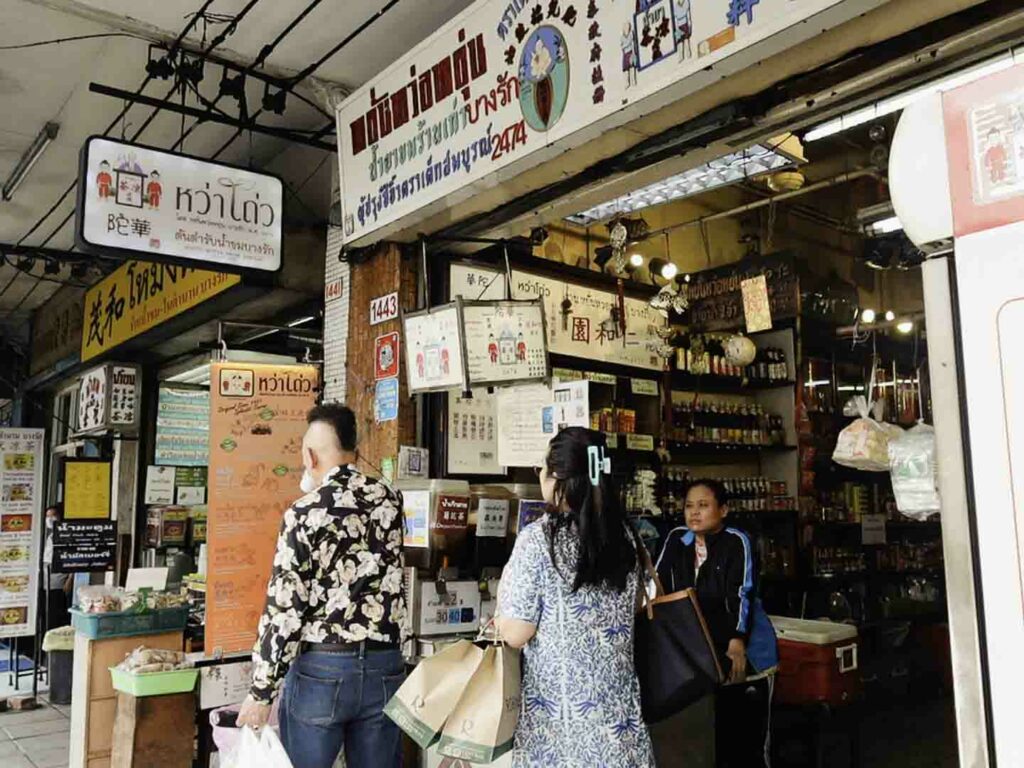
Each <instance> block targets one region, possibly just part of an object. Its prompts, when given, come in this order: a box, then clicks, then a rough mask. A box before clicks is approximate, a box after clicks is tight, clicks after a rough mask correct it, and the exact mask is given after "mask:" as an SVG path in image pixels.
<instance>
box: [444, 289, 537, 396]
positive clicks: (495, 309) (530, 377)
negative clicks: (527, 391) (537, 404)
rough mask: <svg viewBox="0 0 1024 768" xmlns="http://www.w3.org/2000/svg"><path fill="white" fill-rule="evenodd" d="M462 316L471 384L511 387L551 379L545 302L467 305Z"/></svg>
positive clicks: (485, 302) (487, 302) (500, 302)
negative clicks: (505, 385)
mask: <svg viewBox="0 0 1024 768" xmlns="http://www.w3.org/2000/svg"><path fill="white" fill-rule="evenodd" d="M462 317H463V323H464V325H465V334H466V367H467V368H468V370H469V382H470V384H472V385H474V386H479V385H494V384H509V383H513V382H517V383H519V382H526V381H540V380H542V379H545V378H547V376H548V348H547V338H546V331H545V322H544V304H543V302H541V301H472V302H465V303H464V304H463V306H462Z"/></svg>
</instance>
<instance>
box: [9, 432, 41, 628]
mask: <svg viewBox="0 0 1024 768" xmlns="http://www.w3.org/2000/svg"><path fill="white" fill-rule="evenodd" d="M44 437H45V433H44V431H43V430H41V429H20V428H10V427H8V428H4V429H0V494H2V495H0V557H2V563H0V586H2V588H0V637H21V636H23V635H33V634H35V633H36V602H37V594H38V593H39V589H38V584H37V578H38V573H39V570H40V569H39V546H40V545H41V543H42V538H41V537H42V529H43V520H42V504H43V494H44V493H45V491H44V489H43V460H44V459H43V456H44V451H45V449H46V441H45V439H44Z"/></svg>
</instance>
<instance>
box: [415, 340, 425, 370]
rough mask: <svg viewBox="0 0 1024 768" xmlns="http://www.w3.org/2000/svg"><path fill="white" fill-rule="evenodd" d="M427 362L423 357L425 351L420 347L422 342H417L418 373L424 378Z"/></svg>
mask: <svg viewBox="0 0 1024 768" xmlns="http://www.w3.org/2000/svg"><path fill="white" fill-rule="evenodd" d="M425 367H426V363H425V361H424V358H423V351H422V350H421V349H420V343H419V342H418V341H417V342H416V374H417V375H418V376H419V377H420V378H421V379H422V378H423V374H424V372H425Z"/></svg>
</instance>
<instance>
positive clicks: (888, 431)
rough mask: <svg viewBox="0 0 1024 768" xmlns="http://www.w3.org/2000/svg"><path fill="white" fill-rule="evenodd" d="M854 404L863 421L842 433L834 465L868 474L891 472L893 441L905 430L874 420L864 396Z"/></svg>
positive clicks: (835, 453) (834, 454) (833, 455)
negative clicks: (891, 445) (890, 449)
mask: <svg viewBox="0 0 1024 768" xmlns="http://www.w3.org/2000/svg"><path fill="white" fill-rule="evenodd" d="M851 404H852V405H853V407H854V408H855V409H856V412H857V413H859V414H860V418H859V419H857V420H856V421H854V422H853V423H852V424H850V426H848V427H846V428H845V429H844V430H843V431H842V432H840V433H839V439H838V440H836V449H835V451H834V452H833V454H832V461H834V462H835V463H836V464H842V465H843V466H844V467H850V468H852V469H860V470H863V471H865V472H887V471H888V470H889V439H890V437H892V436H893V435H896V434H900V433H901V432H902V430H901V429H900V428H899V427H896V426H893V425H892V424H886V423H885V422H881V421H875V420H874V419H873V418H871V417H870V416H869V415H868V414H869V413H870V412H871V406H869V405H868V402H867V400H866V399H864V397H863V396H862V395H858V396H857V397H855V398H853V400H852V403H851Z"/></svg>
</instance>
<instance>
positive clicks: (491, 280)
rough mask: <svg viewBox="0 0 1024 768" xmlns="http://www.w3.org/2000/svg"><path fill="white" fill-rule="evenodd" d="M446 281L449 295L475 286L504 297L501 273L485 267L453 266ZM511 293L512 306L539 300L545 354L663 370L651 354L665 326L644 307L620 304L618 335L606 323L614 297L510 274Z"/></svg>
mask: <svg viewBox="0 0 1024 768" xmlns="http://www.w3.org/2000/svg"><path fill="white" fill-rule="evenodd" d="M450 279H451V284H452V286H453V291H454V290H455V286H458V290H459V291H460V292H463V293H464V292H466V291H469V292H470V293H472V291H473V289H474V288H475V287H477V286H481V290H483V292H484V294H485V295H489V294H490V292H491V291H492V290H498V291H500V292H501V293H502V294H504V292H505V275H504V273H503V272H500V271H498V270H495V269H489V268H487V267H477V266H475V265H469V264H460V263H455V264H452V265H451V271H450ZM495 286H499V287H498V288H495ZM511 293H512V298H513V299H514V300H516V301H529V300H538V299H539V300H540V301H541V303H542V304H543V306H544V325H545V329H546V331H547V340H548V343H547V349H548V352H551V353H554V354H561V355H568V356H570V357H579V358H583V359H587V360H599V361H602V362H607V363H618V364H620V365H630V366H633V367H635V368H648V369H651V370H661V369H662V367H663V365H664V363H663V361H662V360H661V358H660V357H659V356H658V352H657V350H658V348H659V347H660V346H661V344H662V342H661V339H660V338H659V336H658V334H657V329H658V328H660V327H663V326H664V325H665V322H666V321H665V318H664V317H663V316H662V315H661V313H659V312H658V311H657V310H656V309H652V308H651V307H650V306H649V305H648V303H647V302H646V301H641V300H640V299H632V298H628V297H627V298H626V299H625V300H624V305H625V309H626V331H625V334H623V332H622V325H621V324H620V323H617V322H615V320H614V319H613V317H612V312H613V310H615V308H616V307H618V297H617V296H616V295H615V293H614V292H612V291H602V290H600V289H597V288H587V287H586V286H582V285H577V284H575V283H566V282H563V281H561V280H555V279H552V278H549V277H542V276H540V275H533V274H529V273H528V272H522V271H519V270H513V271H512V291H511ZM452 295H453V296H454V295H455V294H454V293H453V294H452ZM566 302H568V310H566V309H565V306H566V304H565V303H566ZM467 306H469V305H467Z"/></svg>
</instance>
